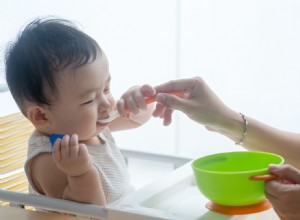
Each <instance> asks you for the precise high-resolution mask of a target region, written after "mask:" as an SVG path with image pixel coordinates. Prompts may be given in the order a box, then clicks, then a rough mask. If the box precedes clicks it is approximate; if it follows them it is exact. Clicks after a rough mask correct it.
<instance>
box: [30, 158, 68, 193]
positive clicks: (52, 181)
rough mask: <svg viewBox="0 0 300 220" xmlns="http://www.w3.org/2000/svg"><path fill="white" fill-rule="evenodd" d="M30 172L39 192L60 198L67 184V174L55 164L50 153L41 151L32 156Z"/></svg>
mask: <svg viewBox="0 0 300 220" xmlns="http://www.w3.org/2000/svg"><path fill="white" fill-rule="evenodd" d="M30 173H31V178H32V181H33V183H34V185H35V188H36V189H38V191H39V193H41V194H43V195H47V196H51V197H55V198H62V195H63V191H64V189H65V187H66V185H67V176H66V174H65V173H64V172H62V171H61V170H60V169H59V168H58V167H57V165H56V163H55V161H54V160H53V158H52V155H51V154H48V153H42V154H38V155H37V156H35V157H34V158H32V160H31V163H30Z"/></svg>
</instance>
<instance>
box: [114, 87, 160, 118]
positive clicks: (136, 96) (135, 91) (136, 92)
mask: <svg viewBox="0 0 300 220" xmlns="http://www.w3.org/2000/svg"><path fill="white" fill-rule="evenodd" d="M155 93H156V92H155V89H154V88H153V87H151V86H150V85H143V86H134V87H131V88H130V89H128V90H127V91H126V92H125V93H124V94H123V95H122V96H121V98H120V100H119V101H118V102H117V108H118V111H119V113H120V115H122V116H123V117H128V116H129V114H130V113H131V112H132V113H133V114H138V113H139V112H140V110H146V109H147V103H146V102H145V99H144V98H145V97H151V96H155Z"/></svg>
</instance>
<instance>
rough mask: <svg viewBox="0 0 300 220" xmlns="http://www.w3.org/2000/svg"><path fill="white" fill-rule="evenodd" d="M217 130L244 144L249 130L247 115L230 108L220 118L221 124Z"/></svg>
mask: <svg viewBox="0 0 300 220" xmlns="http://www.w3.org/2000/svg"><path fill="white" fill-rule="evenodd" d="M214 130H215V131H216V132H218V133H220V134H223V135H225V136H227V137H228V138H230V139H231V140H233V141H234V143H236V144H240V145H242V144H243V143H244V142H245V138H246V135H247V131H248V120H247V117H246V116H245V115H244V114H242V113H238V112H236V111H233V110H228V111H227V112H226V113H225V114H224V115H222V117H221V118H220V122H219V124H218V125H217V126H216V129H214Z"/></svg>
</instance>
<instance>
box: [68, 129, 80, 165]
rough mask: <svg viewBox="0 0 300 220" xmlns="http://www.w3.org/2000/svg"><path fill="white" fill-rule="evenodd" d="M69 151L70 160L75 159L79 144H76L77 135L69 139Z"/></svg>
mask: <svg viewBox="0 0 300 220" xmlns="http://www.w3.org/2000/svg"><path fill="white" fill-rule="evenodd" d="M69 146H70V147H69V151H70V159H76V158H77V156H78V149H79V143H78V135H77V134H73V135H72V136H71V138H70V143H69Z"/></svg>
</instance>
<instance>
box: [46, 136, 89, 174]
mask: <svg viewBox="0 0 300 220" xmlns="http://www.w3.org/2000/svg"><path fill="white" fill-rule="evenodd" d="M52 156H53V160H54V161H55V163H56V165H57V166H58V168H59V169H61V170H62V171H63V172H64V173H66V174H67V175H68V176H73V177H75V176H80V175H83V174H85V173H86V172H88V171H89V169H91V166H92V161H91V158H90V155H89V154H88V151H87V147H86V145H85V144H79V142H78V136H77V135H76V134H73V135H72V136H71V137H70V136H69V135H65V136H64V137H63V138H62V139H57V140H56V141H55V143H54V146H53V154H52Z"/></svg>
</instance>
